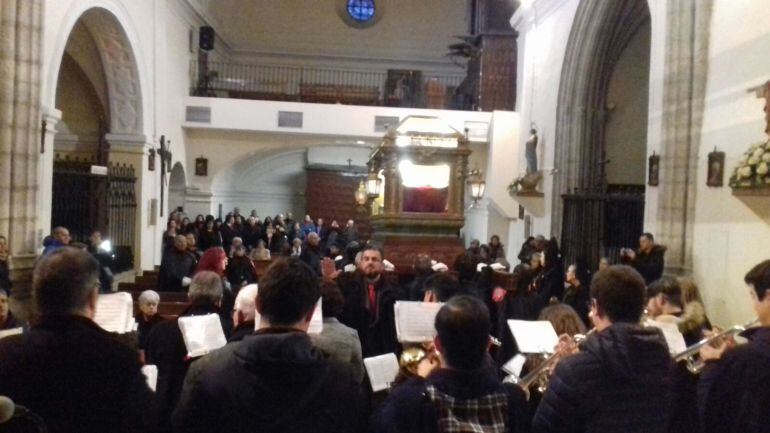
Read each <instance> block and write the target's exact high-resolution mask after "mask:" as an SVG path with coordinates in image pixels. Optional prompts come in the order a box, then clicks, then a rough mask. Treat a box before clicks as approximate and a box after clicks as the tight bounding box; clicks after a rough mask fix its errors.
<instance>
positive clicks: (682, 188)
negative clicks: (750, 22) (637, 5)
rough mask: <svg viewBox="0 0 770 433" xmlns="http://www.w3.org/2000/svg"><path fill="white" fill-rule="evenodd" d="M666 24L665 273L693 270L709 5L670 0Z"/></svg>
mask: <svg viewBox="0 0 770 433" xmlns="http://www.w3.org/2000/svg"><path fill="white" fill-rule="evenodd" d="M668 7H669V10H668V16H667V22H666V63H665V75H664V81H663V89H664V90H663V110H664V112H663V116H662V118H663V131H662V142H661V156H660V162H661V165H660V185H659V192H658V194H659V197H658V209H657V220H658V233H656V234H657V235H658V238H657V239H656V240H657V241H659V242H660V243H661V244H664V245H666V246H667V247H668V252H667V253H666V268H667V269H668V270H669V271H670V272H672V273H675V274H686V273H689V272H690V271H691V270H692V242H693V239H692V238H693V222H694V215H695V191H696V188H695V186H696V182H697V168H698V145H699V143H700V136H701V127H702V124H703V107H704V98H705V93H706V78H707V73H708V44H709V31H710V24H711V11H712V7H713V0H702V1H701V0H698V1H695V0H672V1H670V2H669V3H668Z"/></svg>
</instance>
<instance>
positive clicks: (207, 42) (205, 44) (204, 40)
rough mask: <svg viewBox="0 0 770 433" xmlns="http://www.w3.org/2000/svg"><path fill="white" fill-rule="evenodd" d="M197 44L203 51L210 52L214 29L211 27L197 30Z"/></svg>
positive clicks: (212, 46)
mask: <svg viewBox="0 0 770 433" xmlns="http://www.w3.org/2000/svg"><path fill="white" fill-rule="evenodd" d="M198 44H199V45H200V48H201V49H202V50H204V51H211V50H213V49H214V28H213V27H211V26H203V27H201V28H200V30H199V35H198Z"/></svg>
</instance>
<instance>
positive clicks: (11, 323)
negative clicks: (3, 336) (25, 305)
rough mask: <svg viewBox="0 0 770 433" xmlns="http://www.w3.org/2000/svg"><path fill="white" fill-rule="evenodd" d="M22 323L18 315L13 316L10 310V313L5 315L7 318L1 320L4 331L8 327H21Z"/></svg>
mask: <svg viewBox="0 0 770 433" xmlns="http://www.w3.org/2000/svg"><path fill="white" fill-rule="evenodd" d="M21 325H22V324H21V323H19V321H18V320H16V317H14V316H13V313H12V312H11V311H10V310H8V315H7V316H5V320H4V321H2V322H0V331H4V330H6V329H14V328H18V327H20V326H21Z"/></svg>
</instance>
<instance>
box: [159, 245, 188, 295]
mask: <svg viewBox="0 0 770 433" xmlns="http://www.w3.org/2000/svg"><path fill="white" fill-rule="evenodd" d="M195 262H196V261H195V257H194V256H193V255H192V254H190V253H188V252H187V251H179V250H177V249H176V248H171V249H170V250H169V251H168V252H167V253H166V254H164V255H163V260H162V261H161V263H160V272H159V273H158V288H159V289H160V290H162V291H165V292H184V291H186V288H185V287H184V286H182V279H183V278H184V277H189V278H192V276H193V274H194V273H195Z"/></svg>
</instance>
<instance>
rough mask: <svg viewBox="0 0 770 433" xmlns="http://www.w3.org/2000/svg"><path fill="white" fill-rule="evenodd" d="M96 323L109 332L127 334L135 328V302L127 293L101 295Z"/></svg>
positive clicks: (95, 315) (96, 313)
mask: <svg viewBox="0 0 770 433" xmlns="http://www.w3.org/2000/svg"><path fill="white" fill-rule="evenodd" d="M94 322H96V324H97V325H99V326H101V327H102V329H104V330H105V331H109V332H117V333H118V334H125V333H126V332H130V331H132V330H133V328H134V323H135V322H134V300H133V299H132V298H131V294H129V293H126V292H117V293H109V294H105V295H99V298H98V299H97V301H96V312H95V313H94Z"/></svg>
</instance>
